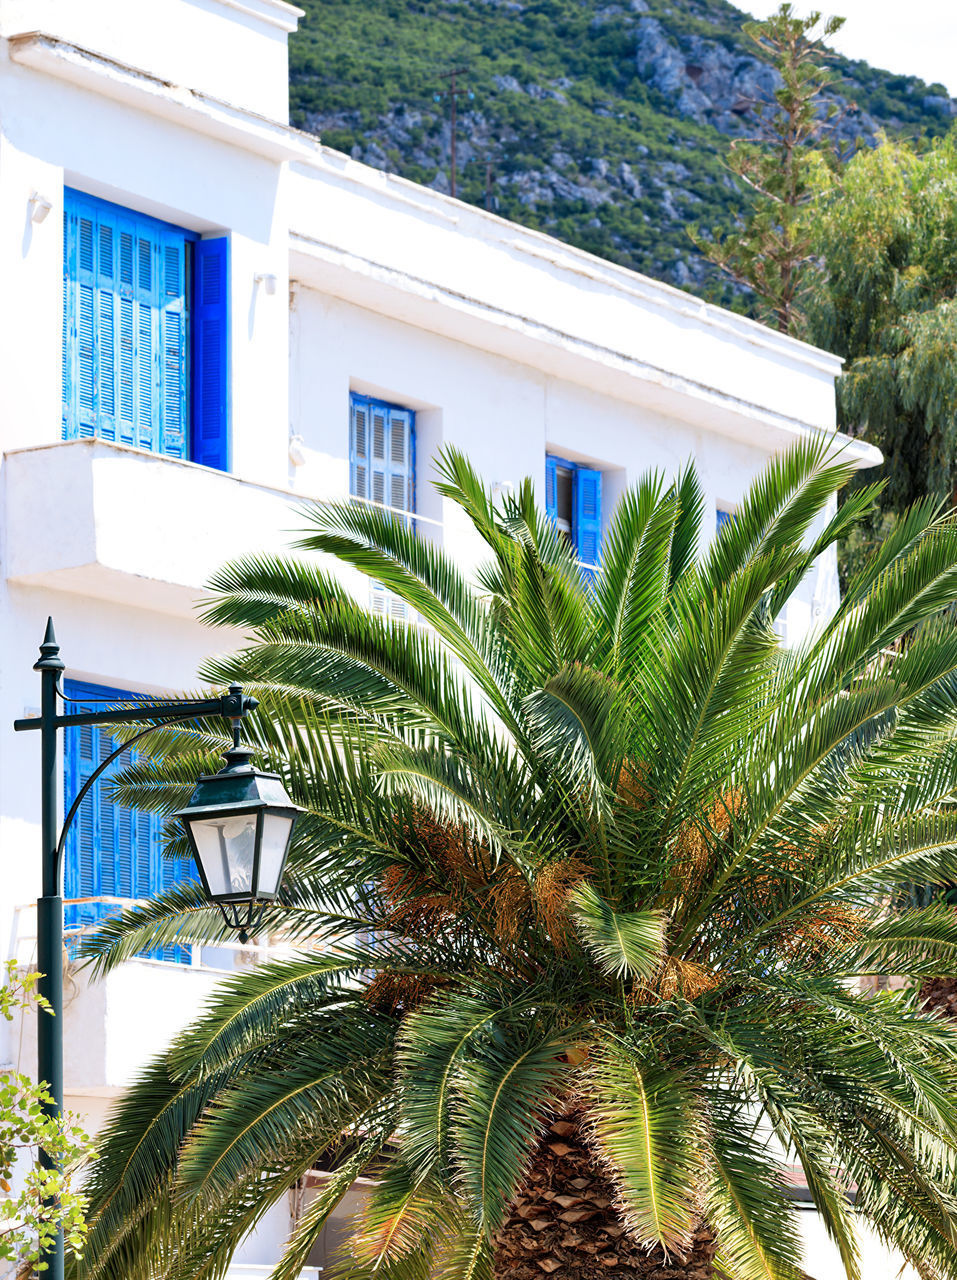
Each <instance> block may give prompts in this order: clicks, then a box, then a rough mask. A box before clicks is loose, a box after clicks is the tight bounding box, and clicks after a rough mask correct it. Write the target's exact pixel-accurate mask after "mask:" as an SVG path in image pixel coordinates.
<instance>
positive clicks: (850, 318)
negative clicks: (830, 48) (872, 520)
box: [808, 134, 957, 527]
mask: <svg viewBox="0 0 957 1280" xmlns="http://www.w3.org/2000/svg"><path fill="white" fill-rule="evenodd" d="M814 190H815V195H816V199H815V201H814V205H813V207H812V210H811V214H810V217H809V218H808V229H809V232H810V234H811V236H812V238H813V243H814V249H815V252H816V253H817V254H818V255H819V256H820V257H821V258H822V259H823V260H824V261H825V262H826V264H827V270H826V272H825V273H824V274H823V275H822V277H821V278H820V279H819V280H818V281H817V283H816V285H815V291H814V296H813V298H812V301H811V305H810V307H809V308H808V320H809V324H808V336H809V337H810V338H811V340H812V341H814V342H816V343H819V344H820V345H822V346H825V347H827V348H828V349H829V350H831V351H835V352H837V354H838V355H841V356H843V357H844V359H845V360H846V361H847V365H846V368H845V371H844V376H843V377H842V378H841V379H840V382H839V384H838V404H839V413H840V422H841V425H842V427H843V428H844V430H846V431H849V432H851V433H853V434H861V435H865V436H866V437H867V439H868V440H871V441H872V442H873V443H874V444H876V445H878V447H879V448H880V449H881V450H882V451H883V453H884V457H885V459H886V468H885V471H886V476H887V488H886V490H885V492H884V495H883V498H882V509H883V511H884V512H891V513H893V512H897V511H901V510H902V509H903V508H904V507H906V506H907V505H908V504H910V503H912V502H914V501H915V500H916V499H918V498H920V497H922V496H923V495H924V494H927V493H932V494H940V495H942V496H945V497H947V498H953V497H955V496H957V361H955V359H954V352H955V351H957V302H955V301H954V295H955V293H957V138H955V137H954V135H952V134H951V135H949V136H948V137H947V138H946V139H943V140H941V141H939V142H937V143H934V144H933V145H931V146H930V147H929V148H926V149H923V150H918V149H917V148H916V147H915V146H914V145H913V144H912V143H910V142H907V141H901V140H893V139H890V138H884V139H883V140H882V141H881V143H880V145H879V146H877V147H876V148H873V149H867V150H861V151H859V152H858V153H857V154H856V155H855V156H854V157H853V158H852V159H851V160H850V161H849V162H848V164H847V165H846V166H845V167H844V168H843V169H842V170H841V171H840V172H832V171H830V170H828V169H827V168H825V167H824V166H819V167H818V170H817V173H816V175H815V178H814ZM885 527H886V522H885Z"/></svg>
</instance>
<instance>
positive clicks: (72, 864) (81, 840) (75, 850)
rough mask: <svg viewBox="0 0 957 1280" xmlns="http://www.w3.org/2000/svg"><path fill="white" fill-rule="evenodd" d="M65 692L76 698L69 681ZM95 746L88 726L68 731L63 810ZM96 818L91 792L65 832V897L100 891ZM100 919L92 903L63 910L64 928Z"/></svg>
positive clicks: (90, 764) (91, 765) (90, 766)
mask: <svg viewBox="0 0 957 1280" xmlns="http://www.w3.org/2000/svg"><path fill="white" fill-rule="evenodd" d="M66 691H67V694H68V695H70V696H75V695H73V694H72V690H71V685H70V682H68V683H67V688H66ZM97 745H98V744H97V739H96V733H95V731H94V729H93V728H92V727H91V726H89V725H86V726H84V727H82V728H77V729H69V730H67V732H66V738H65V742H64V750H63V766H64V769H63V781H64V795H63V799H64V810H67V809H69V807H70V805H71V804H72V803H73V800H74V797H75V796H76V795H77V794H78V793H79V790H80V787H81V786H82V785H83V783H84V782H85V781H86V780H87V778H89V776H90V774H91V773H92V772H93V770H94V769H95V768H96V766H97V763H98V759H97ZM98 817H99V815H98V812H97V809H96V795H95V790H94V791H91V792H90V793H89V794H88V795H87V797H86V799H85V800H84V801H83V803H82V804H81V805H80V809H79V812H78V813H77V815H76V817H75V819H74V821H73V825H72V826H71V827H70V830H69V832H68V833H67V839H66V853H65V865H64V869H63V878H64V889H65V893H66V897H67V898H91V897H94V896H96V894H97V893H98V892H99V888H98V886H99V868H98V860H97V857H96V852H95V851H96V849H97V847H98V844H99V837H98V832H97V822H98ZM99 918H100V916H99V914H98V909H97V907H96V906H95V905H94V904H93V903H79V904H77V905H76V906H69V907H67V908H66V910H65V918H64V924H65V926H66V928H67V929H76V928H79V927H81V926H86V925H91V924H95V923H96V921H97V920H98V919H99Z"/></svg>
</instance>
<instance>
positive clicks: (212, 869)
mask: <svg viewBox="0 0 957 1280" xmlns="http://www.w3.org/2000/svg"><path fill="white" fill-rule="evenodd" d="M189 825H190V829H191V830H192V833H193V839H194V840H195V841H196V848H197V851H198V852H199V860H200V862H201V863H202V865H203V871H204V872H205V873H206V880H207V882H208V884H209V892H210V895H211V896H212V897H214V898H218V897H222V896H224V895H226V894H236V895H245V896H246V897H248V898H251V897H252V896H253V863H254V859H255V855H256V814H255V813H239V814H233V815H231V816H230V817H223V818H199V819H196V820H194V821H192V822H190V824H189Z"/></svg>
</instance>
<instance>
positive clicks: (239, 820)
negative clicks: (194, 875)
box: [13, 618, 298, 1280]
mask: <svg viewBox="0 0 957 1280" xmlns="http://www.w3.org/2000/svg"><path fill="white" fill-rule="evenodd" d="M33 669H34V671H39V672H40V715H39V716H38V717H32V718H30V719H25V720H15V721H14V725H13V727H14V729H15V730H16V731H17V732H18V733H20V732H24V731H29V730H38V731H39V733H40V762H41V763H40V821H41V840H42V873H43V893H42V896H41V897H40V898H38V899H37V967H38V969H39V971H40V979H39V982H38V983H37V990H38V992H39V994H40V995H41V996H43V997H44V999H45V1000H46V1001H47V1002H48V1004H49V1008H50V1012H51V1013H52V1014H53V1017H47V1018H40V1019H38V1025H37V1067H38V1072H37V1074H38V1077H39V1079H41V1080H43V1081H45V1082H46V1084H47V1088H48V1090H49V1093H50V1097H51V1099H52V1101H51V1102H50V1103H49V1104H48V1105H47V1108H46V1111H47V1114H48V1115H49V1116H51V1117H52V1118H54V1119H57V1118H59V1117H60V1116H61V1115H62V1114H63V897H62V894H61V891H60V889H61V885H62V882H63V850H64V847H65V842H66V835H67V832H68V831H69V828H70V824H71V823H72V822H73V819H74V818H75V817H76V815H77V813H78V811H79V808H80V805H81V804H82V802H83V799H84V797H85V796H86V795H87V794H88V793H89V791H90V788H91V787H92V786H93V785H94V784H95V783H96V782H97V780H98V779H99V778H100V777H101V776H102V774H103V773H104V772H105V771H106V769H107V768H109V766H110V765H111V764H112V763H113V761H114V760H116V759H117V757H118V756H120V755H122V754H123V752H124V751H128V750H129V749H130V747H132V746H133V745H134V743H136V742H138V741H139V740H140V739H141V738H145V737H146V736H147V735H148V734H150V733H152V732H154V730H156V729H157V728H160V727H161V726H164V725H170V724H177V723H180V722H183V721H186V720H199V719H205V718H208V717H210V716H223V717H225V718H226V719H228V720H230V721H232V725H233V747H232V750H231V751H229V752H228V753H227V755H226V767H225V768H224V769H222V770H221V771H220V772H219V773H216V774H209V775H206V776H204V777H202V778H200V779H199V781H198V782H197V784H196V790H195V791H194V792H193V795H192V797H191V798H190V802H189V804H188V805H187V806H186V808H185V809H182V810H181V811H180V812H179V814H177V815H176V816H177V817H179V818H180V819H181V820H182V821H183V825H184V826H185V828H186V832H187V834H188V836H189V840H190V844H191V846H192V849H193V854H194V856H195V858H196V864H197V866H198V868H199V873H200V875H201V877H202V880H203V887H204V888H205V890H206V892H207V894H208V896H209V898H210V901H212V902H216V903H217V904H218V905H219V907H220V910H221V911H222V912H223V915H224V917H225V918H226V922H227V923H228V924H230V925H231V926H232V927H234V928H237V929H239V932H240V938H241V939H242V940H243V941H245V940H246V937H247V931H248V930H249V929H250V928H251V927H254V924H255V923H258V921H259V919H261V917H262V912H263V910H264V909H265V903H267V902H272V901H274V900H275V898H276V894H277V893H278V890H279V885H280V881H281V879H282V871H283V867H284V866H285V862H286V854H287V852H288V849H289V841H290V839H291V837H292V827H293V823H294V821H295V818H296V814H297V813H298V810H297V808H296V806H295V805H294V804H293V803H292V801H291V800H290V799H289V797H288V796H287V795H286V792H285V790H284V789H283V786H282V783H281V782H280V780H279V777H278V776H277V775H276V774H272V773H260V772H258V771H257V770H255V769H254V768H253V767H252V765H251V764H250V763H249V759H250V755H251V754H252V753H251V752H249V751H247V750H245V749H244V748H243V747H241V746H240V744H239V726H240V724H241V722H242V720H243V717H244V716H245V715H246V714H247V712H249V711H252V710H254V708H255V707H256V700H255V698H249V697H246V696H245V695H244V694H243V691H242V689H241V688H240V686H239V685H230V687H229V692H228V693H225V694H221V695H220V696H219V697H214V698H195V699H190V698H170V699H152V700H147V701H144V702H143V703H142V704H141V705H137V706H131V705H130V703H128V702H125V703H122V704H120V705H119V706H114V707H110V708H105V709H104V710H102V711H77V712H72V713H65V714H60V713H59V712H58V709H57V707H58V703H57V699H58V698H61V697H62V696H63V695H62V693H61V691H60V675H61V673H62V672H63V671H64V670H65V663H64V662H63V659H62V658H61V657H60V646H59V645H58V644H57V640H56V636H55V634H54V631H53V619H52V618H50V619H48V620H47V628H46V634H45V635H44V637H43V643H42V644H41V645H40V658H39V660H38V661H37V662H36V663H34V666H33ZM143 721H148V722H149V725H148V727H147V728H145V729H143V730H142V731H141V732H140V733H137V734H134V736H133V737H132V738H130V739H129V740H128V741H126V742H124V743H121V744H120V746H118V747H117V748H116V750H115V751H113V752H111V753H110V755H108V756H107V758H106V759H105V760H104V761H102V763H101V764H100V765H99V766H98V767H97V768H96V769H95V770H94V771H93V772H92V773H91V774H90V776H89V777H88V778H87V779H86V781H85V782H84V783H83V786H82V787H81V788H80V790H79V792H78V794H77V796H76V798H75V799H74V801H73V804H72V806H71V807H70V810H69V812H68V813H67V815H66V820H65V821H64V823H63V827H62V829H61V831H60V833H59V836H58V834H57V795H58V792H59V786H58V782H59V779H58V772H57V733H58V732H59V731H60V730H61V729H69V728H77V727H81V726H84V725H97V724H109V725H125V724H136V723H138V722H143ZM217 856H218V859H219V861H218V862H217ZM240 912H244V915H243V916H242V918H241V916H240ZM40 1159H41V1161H42V1163H43V1164H44V1165H45V1166H46V1167H47V1168H53V1167H54V1166H55V1161H54V1160H53V1158H52V1157H50V1156H48V1155H47V1153H46V1152H44V1151H41V1152H40ZM63 1260H64V1259H63V1232H62V1231H57V1233H56V1236H55V1237H54V1238H53V1239H52V1240H51V1242H50V1243H49V1245H47V1247H46V1248H45V1249H44V1250H43V1253H42V1256H41V1258H40V1263H41V1266H43V1265H45V1267H46V1271H45V1276H46V1280H63Z"/></svg>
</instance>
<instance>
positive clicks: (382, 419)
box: [349, 392, 415, 622]
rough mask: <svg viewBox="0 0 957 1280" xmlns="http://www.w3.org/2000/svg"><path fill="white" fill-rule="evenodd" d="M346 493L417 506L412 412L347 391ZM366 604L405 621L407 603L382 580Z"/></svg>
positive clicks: (398, 505)
mask: <svg viewBox="0 0 957 1280" xmlns="http://www.w3.org/2000/svg"><path fill="white" fill-rule="evenodd" d="M349 493H350V494H351V495H352V497H353V498H364V499H366V500H367V501H370V502H378V503H381V504H382V505H383V506H386V507H391V508H392V509H393V510H395V511H408V512H414V511H415V413H414V412H413V411H412V410H411V409H403V408H401V407H400V406H399V405H395V404H388V403H387V402H386V401H384V400H373V399H372V397H371V396H362V395H358V394H357V393H356V392H352V393H351V394H350V396H349ZM369 608H370V610H371V611H372V613H374V614H376V615H377V616H378V617H390V618H394V619H395V620H396V621H401V622H408V621H409V620H410V619H409V608H408V605H407V604H406V603H405V601H404V600H401V599H400V598H399V597H398V596H397V595H394V594H393V592H391V591H387V590H386V588H385V587H383V586H382V585H381V583H378V582H373V583H372V584H371V585H370V587H369Z"/></svg>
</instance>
